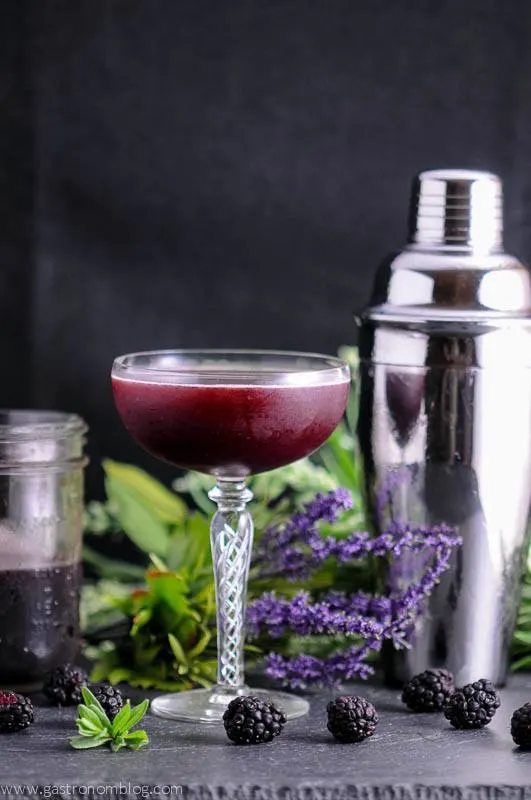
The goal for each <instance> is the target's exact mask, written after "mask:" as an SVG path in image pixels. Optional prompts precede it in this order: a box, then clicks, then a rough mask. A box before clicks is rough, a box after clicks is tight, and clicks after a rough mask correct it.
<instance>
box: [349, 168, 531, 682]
mask: <svg viewBox="0 0 531 800" xmlns="http://www.w3.org/2000/svg"><path fill="white" fill-rule="evenodd" d="M359 346H360V359H361V376H360V380H361V399H360V417H359V430H358V433H359V439H360V445H361V449H362V453H363V456H364V463H365V469H366V476H367V488H368V496H369V497H370V498H372V504H373V505H372V509H373V515H374V521H375V525H376V527H378V526H379V527H384V526H385V520H383V519H382V512H381V508H382V496H384V497H387V514H388V515H389V514H390V515H391V516H392V517H393V518H394V519H397V518H401V520H402V521H405V522H409V523H413V524H424V525H432V524H438V523H443V522H444V523H447V524H449V525H452V526H454V527H455V528H456V529H457V531H458V533H459V534H460V536H461V537H462V539H463V546H462V548H461V549H460V551H459V552H456V553H455V554H454V557H453V561H452V564H451V566H450V568H449V570H448V571H447V572H446V573H445V575H444V576H443V580H442V582H441V583H440V585H439V586H438V587H437V590H436V591H435V593H434V595H433V596H432V598H431V599H430V602H429V607H427V608H426V613H425V614H424V615H423V616H422V618H421V619H420V620H419V622H418V624H417V625H416V628H415V630H414V632H413V635H412V646H411V649H410V650H404V651H395V650H389V651H388V652H387V654H386V658H385V662H386V678H387V681H388V682H392V683H398V682H403V681H404V680H407V679H409V678H410V677H411V676H412V675H413V674H414V673H417V672H419V671H421V670H423V669H425V668H427V667H429V666H432V667H433V666H445V667H447V668H448V669H451V670H452V672H453V673H454V675H455V679H456V682H457V683H458V684H461V685H462V684H464V683H467V682H469V681H472V680H475V679H477V678H489V679H491V680H493V681H495V682H496V683H503V681H504V680H505V676H506V670H507V657H508V649H509V646H510V643H511V639H512V635H513V629H514V624H515V616H516V612H517V606H518V599H519V584H520V578H521V570H522V566H523V559H524V555H525V552H526V546H527V541H528V539H527V531H528V525H529V509H530V500H531V276H530V273H529V271H528V270H527V269H526V267H524V266H523V265H522V264H521V263H520V262H519V261H518V260H517V259H516V258H514V257H513V256H511V255H508V254H506V253H505V252H504V250H503V244H502V189H501V182H500V180H499V179H498V178H497V177H496V176H495V175H492V174H490V173H485V172H472V171H464V170H437V171H431V172H424V173H422V174H421V175H419V177H418V178H417V179H416V181H415V183H414V187H413V196H412V205H411V214H410V231H409V238H408V243H407V245H406V246H405V248H404V249H403V250H402V252H400V253H398V255H396V256H394V257H392V258H391V259H389V260H387V261H386V262H385V263H384V264H383V265H382V266H381V268H380V270H379V272H378V273H377V277H376V281H375V286H374V292H373V296H372V301H371V304H370V307H369V308H368V310H367V311H366V312H365V313H364V314H363V316H362V318H361V320H360V342H359ZM378 497H379V500H378V501H377V500H376V498H378ZM378 509H379V511H378ZM421 568H422V564H418V563H412V562H411V561H408V559H402V560H401V561H399V562H398V563H395V564H394V565H393V567H392V570H390V571H389V574H388V576H387V580H388V582H389V583H390V586H391V588H394V589H396V588H399V587H400V586H401V585H408V583H409V582H411V581H412V580H414V578H415V574H416V571H418V570H420V569H421Z"/></svg>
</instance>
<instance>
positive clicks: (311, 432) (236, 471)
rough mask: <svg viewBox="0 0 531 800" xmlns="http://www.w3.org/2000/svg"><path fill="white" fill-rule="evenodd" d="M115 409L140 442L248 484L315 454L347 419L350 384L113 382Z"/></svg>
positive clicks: (180, 462) (181, 462)
mask: <svg viewBox="0 0 531 800" xmlns="http://www.w3.org/2000/svg"><path fill="white" fill-rule="evenodd" d="M113 391H114V399H115V402H116V407H117V408H118V411H119V412H120V416H121V418H122V421H123V423H124V425H125V427H126V428H127V430H128V431H129V433H130V434H131V436H133V438H134V439H136V440H137V442H139V444H141V445H142V447H144V448H145V449H146V450H147V451H148V452H150V453H152V454H153V455H154V456H156V457H157V458H161V459H163V460H165V461H169V462H170V463H172V464H175V465H176V466H178V467H183V468H184V469H193V470H198V471H199V472H208V473H211V474H212V475H218V476H221V477H222V476H223V475H226V476H228V477H231V478H238V477H245V476H247V475H249V474H256V473H257V472H265V471H266V470H270V469H275V468H276V467H282V466H285V465H286V464H291V463H292V462H293V461H297V460H298V459H300V458H303V457H304V456H307V455H308V454H309V453H312V452H313V451H314V450H316V449H317V448H318V447H320V445H321V444H322V443H323V442H324V441H325V439H327V438H328V437H329V436H330V434H331V433H332V431H333V430H334V429H335V428H336V426H337V423H338V422H339V420H340V419H341V416H342V414H343V411H344V410H345V404H346V401H347V395H348V382H347V381H343V382H342V383H338V382H336V383H329V384H323V385H319V386H312V387H300V386H290V385H286V386H283V385H269V386H239V385H230V384H227V385H219V386H209V385H196V386H194V385H187V384H183V385H177V384H164V383H148V382H146V381H139V380H135V379H127V378H126V379H124V378H121V377H120V378H119V377H115V378H113Z"/></svg>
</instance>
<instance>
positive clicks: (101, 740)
mask: <svg viewBox="0 0 531 800" xmlns="http://www.w3.org/2000/svg"><path fill="white" fill-rule="evenodd" d="M109 741H110V737H109V735H108V734H105V735H102V736H95V737H94V738H93V739H87V738H86V737H85V736H72V737H71V739H70V744H71V745H72V747H73V748H75V749H76V750H89V749H91V748H92V747H100V746H101V745H102V744H105V743H106V742H109Z"/></svg>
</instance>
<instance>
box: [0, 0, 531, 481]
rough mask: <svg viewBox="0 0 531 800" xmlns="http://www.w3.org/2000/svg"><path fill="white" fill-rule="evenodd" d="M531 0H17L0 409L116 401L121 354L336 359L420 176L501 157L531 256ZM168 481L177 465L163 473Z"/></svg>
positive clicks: (129, 449) (2, 207)
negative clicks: (234, 351)
mask: <svg viewBox="0 0 531 800" xmlns="http://www.w3.org/2000/svg"><path fill="white" fill-rule="evenodd" d="M530 43H531V3H530V2H529V0H440V1H439V2H436V0H424V1H423V2H421V0H417V1H416V2H413V1H412V0H392V1H391V0H358V1H356V0H341V1H339V0H314V1H313V2H310V0H306V1H303V0H262V1H261V2H258V1H256V0H208V1H204V2H202V1H201V0H3V3H2V4H1V24H0V63H1V65H2V74H1V80H0V103H1V107H0V259H1V260H0V275H1V289H2V291H1V295H0V321H1V325H2V329H1V337H0V354H1V356H2V359H3V360H2V365H3V373H2V374H3V381H2V399H1V404H2V405H4V406H14V405H19V406H36V407H45V406H46V407H53V408H60V409H67V410H72V411H77V412H79V413H80V414H82V415H83V416H84V417H86V419H87V421H88V422H89V424H90V426H91V454H92V458H93V467H92V471H91V473H90V480H89V486H90V492H91V493H93V492H97V491H98V487H99V482H98V469H99V468H98V463H97V462H98V460H99V458H100V457H101V456H102V455H110V456H113V457H116V458H122V459H130V460H135V461H137V462H138V463H141V464H143V465H145V466H149V467H150V468H152V469H155V470H157V467H156V465H155V463H154V462H153V461H152V460H151V459H149V458H148V457H145V456H143V455H142V454H141V453H140V451H139V450H138V449H137V448H136V447H135V446H134V445H133V444H132V443H131V442H130V441H129V439H128V437H127V435H126V434H125V433H124V432H123V431H122V428H121V426H120V424H119V422H118V421H117V418H116V416H115V413H114V409H113V405H112V400H111V394H110V387H109V378H108V374H109V369H110V365H111V361H112V358H113V356H114V355H116V354H118V353H121V352H124V351H129V350H135V349H142V348H151V347H172V346H175V347H184V346H194V347H200V346H212V345H214V346H245V347H273V348H275V347H278V348H298V349H309V350H321V351H329V352H333V351H335V350H336V348H337V346H338V345H339V344H341V343H347V342H353V341H354V338H355V330H354V321H353V312H354V311H355V310H356V309H358V308H359V307H360V306H361V305H363V303H364V302H365V300H366V298H367V295H368V292H369V287H370V282H371V278H372V275H373V272H374V269H375V268H376V265H377V263H378V261H379V260H380V258H381V257H382V256H383V255H384V254H385V253H386V252H388V251H390V250H391V249H393V248H395V247H396V246H397V245H399V244H400V243H401V241H402V239H403V235H404V229H405V220H406V206H407V198H408V191H409V183H410V180H411V177H412V175H413V174H414V173H415V172H417V171H418V170H420V169H424V168H429V167H436V166H465V167H479V168H488V169H492V170H495V171H497V172H499V173H500V174H501V175H502V177H503V178H504V181H505V187H506V198H507V202H506V230H507V235H506V239H507V242H508V244H509V246H510V247H511V249H513V250H515V251H517V252H518V253H519V254H520V255H522V256H523V257H524V258H529V257H530V256H531V223H530V220H531V44H530ZM159 474H162V475H164V476H166V477H167V476H168V473H167V472H164V470H162V471H160V470H159Z"/></svg>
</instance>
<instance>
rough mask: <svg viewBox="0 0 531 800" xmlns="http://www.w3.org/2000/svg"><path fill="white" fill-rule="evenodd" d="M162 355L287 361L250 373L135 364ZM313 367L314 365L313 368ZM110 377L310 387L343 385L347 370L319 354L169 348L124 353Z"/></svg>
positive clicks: (339, 361)
mask: <svg viewBox="0 0 531 800" xmlns="http://www.w3.org/2000/svg"><path fill="white" fill-rule="evenodd" d="M165 356H167V357H171V356H175V357H182V358H183V359H186V358H187V357H189V358H191V359H193V358H195V359H198V360H200V359H201V358H203V357H204V359H205V361H207V360H210V361H211V360H215V359H216V358H219V359H220V360H221V359H234V360H235V361H237V359H238V358H241V359H242V360H243V361H244V360H245V358H249V359H250V360H252V359H256V363H257V364H259V363H260V359H263V360H264V361H266V360H267V359H268V358H270V359H271V362H272V365H271V366H272V367H273V362H274V360H275V359H284V360H285V361H286V365H285V367H283V365H282V363H279V364H278V365H276V366H275V367H274V368H272V369H271V370H263V371H260V370H256V369H255V370H253V369H252V365H251V364H250V365H249V369H248V370H246V369H238V370H236V369H235V370H231V369H230V366H226V367H225V368H224V369H220V368H219V366H218V367H216V365H215V364H213V365H212V366H211V367H210V368H205V367H203V368H201V367H200V365H194V364H186V363H183V364H182V367H179V366H178V365H175V366H174V367H165V368H161V367H157V366H152V365H150V364H149V363H147V364H146V363H135V362H137V361H140V360H142V361H144V360H148V361H149V358H153V359H155V358H164V357H165ZM290 359H292V360H293V364H292V365H291V368H290V366H289V361H290ZM297 361H299V362H304V361H306V362H307V363H306V364H304V363H302V364H301V367H300V369H299V368H297V365H296V362H297ZM313 365H315V366H313ZM112 375H113V377H117V378H120V377H123V378H125V377H126V376H129V377H131V378H132V377H133V376H134V378H135V380H139V381H142V380H144V381H149V379H150V376H152V377H153V378H157V377H158V378H159V379H160V377H161V376H166V377H168V378H170V377H173V378H181V379H186V380H187V381H188V382H190V381H191V380H192V379H196V381H197V383H215V382H219V383H220V384H224V383H225V384H226V383H231V381H235V382H236V383H240V384H241V383H245V382H246V381H248V382H252V383H253V384H255V383H256V384H268V383H269V384H271V383H275V382H277V381H280V382H281V383H288V384H289V383H297V384H302V383H304V382H308V383H313V384H322V383H328V382H331V383H343V382H347V381H348V380H349V378H350V368H349V365H348V363H347V362H346V361H344V360H343V359H341V358H337V357H335V356H329V355H325V354H321V353H307V352H302V351H296V350H259V349H256V350H253V349H245V348H242V349H238V348H169V349H161V350H144V351H138V352H135V353H126V354H124V355H121V356H118V357H117V358H115V359H114V362H113V367H112Z"/></svg>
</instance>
